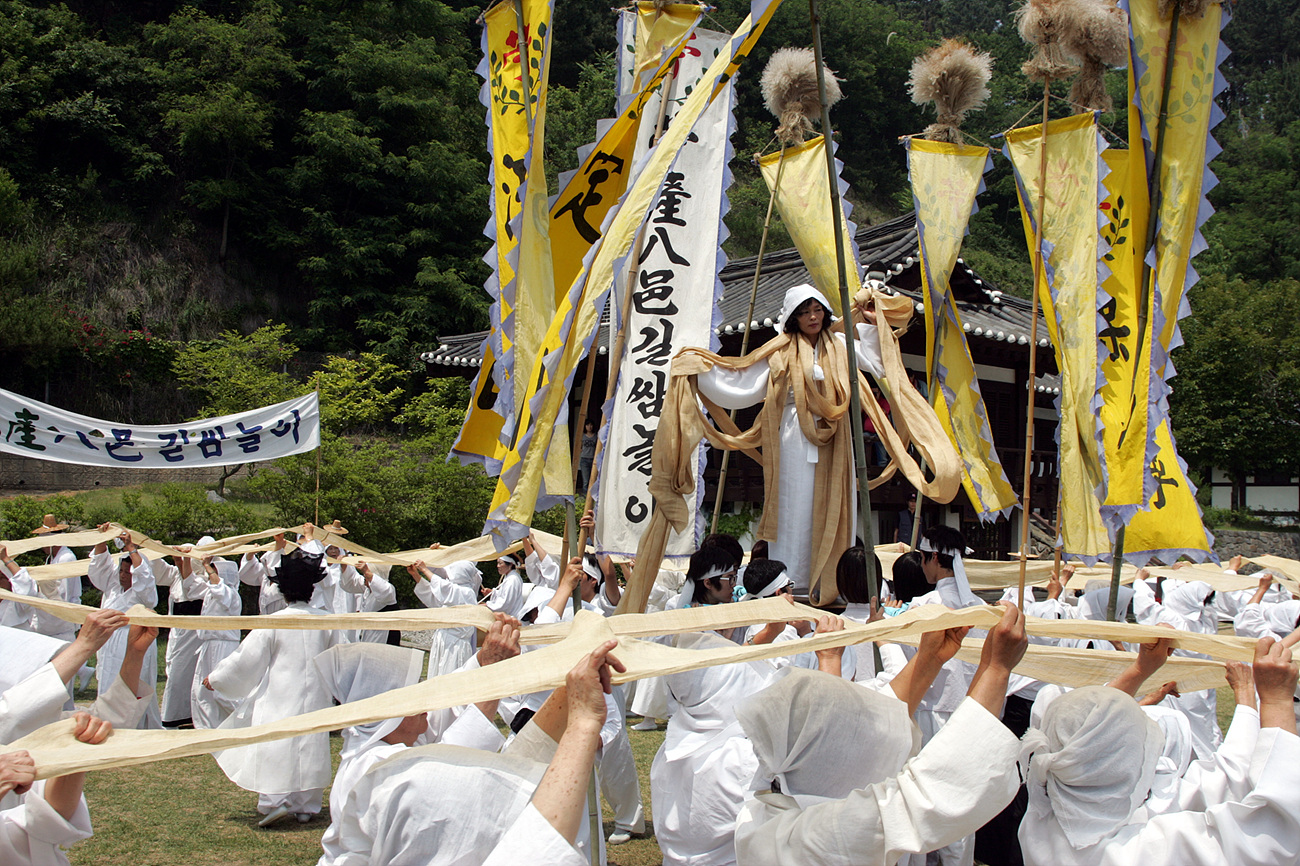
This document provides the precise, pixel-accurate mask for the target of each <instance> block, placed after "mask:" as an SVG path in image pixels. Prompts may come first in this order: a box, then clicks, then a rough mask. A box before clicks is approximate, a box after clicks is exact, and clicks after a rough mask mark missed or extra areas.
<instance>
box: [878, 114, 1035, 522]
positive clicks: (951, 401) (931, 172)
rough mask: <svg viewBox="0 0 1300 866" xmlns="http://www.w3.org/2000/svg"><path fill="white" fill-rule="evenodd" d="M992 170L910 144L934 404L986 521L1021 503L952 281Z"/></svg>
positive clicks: (980, 160) (973, 157)
mask: <svg viewBox="0 0 1300 866" xmlns="http://www.w3.org/2000/svg"><path fill="white" fill-rule="evenodd" d="M990 165H991V158H990V155H989V150H988V148H985V147H967V146H965V145H960V144H949V143H947V142H940V141H927V140H925V139H921V138H912V139H909V140H908V143H907V166H908V176H909V178H910V180H911V183H912V199H913V201H914V203H915V205H916V235H917V244H918V250H919V252H920V256H921V286H922V297H923V298H924V299H925V332H926V373H927V375H926V380H927V382H928V383H929V387H930V402H931V404H932V405H933V406H934V410H935V413H936V414H937V415H938V416H939V421H940V423H941V424H943V427H944V430H945V431H946V432H947V434H948V438H949V439H951V440H952V444H953V446H954V447H955V448H956V449H957V453H958V455H960V457H961V463H962V477H961V480H962V487H963V488H965V490H966V496H967V497H968V498H969V499H970V501H971V503H972V505H974V507H975V511H976V513H977V515H978V516H979V518H980V520H982V521H988V520H996V519H997V518H998V517H999V516H1005V515H1006V514H1007V513H1009V512H1010V511H1011V509H1012V508H1014V507H1015V505H1016V502H1017V499H1016V493H1015V491H1014V490H1013V489H1012V488H1011V482H1010V481H1009V480H1008V479H1007V475H1006V472H1005V470H1003V468H1002V463H1001V461H1000V460H999V459H998V454H997V451H996V450H995V449H994V447H993V431H992V428H991V427H990V425H989V419H988V410H987V409H986V408H985V406H984V396H983V395H982V394H981V393H980V386H979V378H978V377H977V375H976V372H975V362H974V360H973V359H972V358H971V353H970V346H968V345H967V343H966V332H965V330H964V329H963V328H962V320H961V312H960V311H959V310H958V309H957V305H956V303H955V302H954V300H953V297H952V290H951V287H950V285H949V282H948V281H949V278H950V277H951V276H952V271H953V268H954V267H955V266H956V264H957V255H958V253H960V252H961V244H962V239H963V238H964V237H965V236H966V227H967V224H968V223H969V222H970V216H971V214H972V213H974V212H975V207H976V205H975V197H976V195H978V193H979V191H980V190H981V189H982V188H983V182H984V173H985V172H986V171H988V169H989V167H990ZM900 540H902V539H900Z"/></svg>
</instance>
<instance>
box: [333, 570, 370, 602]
mask: <svg viewBox="0 0 1300 866" xmlns="http://www.w3.org/2000/svg"><path fill="white" fill-rule="evenodd" d="M339 587H340V588H342V590H343V591H344V592H350V593H352V594H353V595H360V594H362V593H364V592H365V591H366V579H365V578H364V577H362V576H361V572H359V571H357V570H356V569H355V568H353V567H352V566H350V565H344V566H342V567H341V568H339Z"/></svg>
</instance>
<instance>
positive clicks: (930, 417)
mask: <svg viewBox="0 0 1300 866" xmlns="http://www.w3.org/2000/svg"><path fill="white" fill-rule="evenodd" d="M869 301H874V302H875V308H876V310H877V311H878V315H877V318H876V326H877V331H878V333H879V335H880V349H881V360H882V362H883V365H884V368H885V377H886V379H887V382H888V385H889V389H890V394H891V396H892V399H893V403H892V408H893V420H892V422H891V419H890V416H889V415H886V414H885V412H884V410H883V409H882V408H881V406H880V404H879V403H877V402H876V400H875V398H874V397H873V396H872V394H871V390H870V388H868V387H867V383H866V379H865V378H864V377H863V376H862V375H861V373H859V372H858V369H857V363H856V360H855V361H854V363H853V364H852V370H853V374H854V376H853V381H854V383H855V384H856V385H857V387H858V389H859V393H860V395H861V398H862V405H863V408H864V409H865V411H866V413H867V415H868V416H869V417H870V418H871V420H872V423H873V424H874V425H875V429H876V430H877V432H878V434H879V435H880V437H881V439H882V441H883V442H884V444H885V448H886V450H887V451H888V452H889V455H890V462H889V464H888V465H887V466H886V467H885V468H884V469H883V470H882V471H881V473H880V474H879V475H878V476H877V477H876V478H874V479H872V480H871V481H870V482H868V486H870V487H876V486H878V485H880V484H883V483H885V482H886V481H888V480H889V479H890V478H892V477H893V475H894V473H895V472H897V471H899V470H900V469H901V470H902V472H903V474H904V475H905V476H906V477H907V479H908V481H910V482H911V483H912V485H913V486H914V487H916V488H917V489H918V490H920V491H921V492H922V493H923V494H924V495H925V496H926V498H928V499H932V500H934V501H936V502H951V501H952V499H953V497H954V496H956V495H957V491H958V489H960V487H961V462H960V460H959V458H958V457H957V452H956V451H955V450H954V449H953V446H952V443H951V442H950V441H949V439H948V436H947V434H946V433H945V432H944V431H943V428H942V426H940V424H939V419H938V418H937V417H936V416H935V413H934V409H933V408H931V406H930V405H929V403H928V402H927V401H926V400H925V398H923V397H922V396H921V395H920V394H919V393H917V392H916V389H915V388H913V387H912V385H911V382H910V380H909V379H908V375H907V370H906V369H905V368H904V367H903V359H902V353H901V352H900V351H899V348H898V335H897V334H896V333H895V329H896V328H900V329H901V328H905V327H906V325H907V322H908V321H909V320H910V319H911V316H912V302H911V300H910V299H909V298H906V297H903V296H890V295H886V294H884V293H882V292H875V291H873V290H870V289H864V290H863V291H862V292H859V293H858V296H857V298H855V301H854V305H855V311H856V310H857V309H859V308H865V307H866V305H867V303H868V302H869ZM814 358H816V360H817V362H818V364H819V366H820V367H821V369H822V372H823V375H824V378H822V379H817V378H816V377H815V375H814V373H813V362H814ZM760 361H766V362H767V363H768V367H769V369H770V373H769V379H768V386H767V397H766V398H765V400H764V401H763V406H762V409H761V410H760V411H759V414H758V417H757V418H756V419H755V421H754V423H753V424H752V425H751V426H750V428H749V429H748V430H745V431H741V430H740V429H739V428H738V427H737V426H736V425H735V424H734V423H733V422H732V421H731V419H730V417H729V416H728V414H727V412H726V411H724V410H723V409H721V408H720V407H718V406H717V405H715V404H714V403H713V402H712V401H710V400H708V399H707V398H705V397H703V396H702V395H701V394H700V392H699V386H698V382H697V377H698V376H699V375H700V374H701V373H705V372H707V371H709V370H711V369H713V368H714V367H723V368H726V369H729V370H743V369H746V368H748V367H750V366H753V365H754V364H756V363H758V362H760ZM849 370H850V362H849V358H848V352H847V347H846V346H845V344H844V343H842V342H841V341H840V340H838V339H836V338H835V337H834V336H833V334H832V333H831V332H830V331H829V330H823V331H822V332H821V334H820V335H818V338H817V345H816V351H815V352H814V346H813V344H811V343H810V342H809V341H808V340H806V339H804V338H802V337H801V336H797V335H792V334H785V333H782V334H778V335H777V336H776V337H775V338H774V339H772V340H769V341H768V342H767V343H765V344H763V345H762V346H760V347H759V348H758V349H756V350H754V351H753V352H750V353H749V354H748V355H745V356H744V357H743V358H725V357H723V356H721V355H717V354H714V353H713V352H709V351H706V350H704V349H699V348H686V349H683V350H682V351H680V352H678V353H677V356H676V357H675V358H674V359H673V364H672V368H671V370H670V372H669V383H668V392H667V395H666V397H665V399H664V405H663V415H662V417H661V418H660V422H659V429H658V432H657V433H656V435H655V441H654V448H653V450H652V452H651V467H652V475H651V478H650V493H651V495H652V496H653V497H654V501H655V510H654V513H653V515H652V516H651V518H650V521H649V523H648V524H647V526H646V530H645V533H644V534H643V535H642V536H641V542H640V544H639V545H638V547H637V554H636V561H637V563H638V567H637V568H636V569H634V573H633V575H632V577H631V578H630V579H629V581H628V586H627V590H626V591H625V592H624V593H623V598H622V600H621V601H620V602H619V607H618V612H619V613H629V612H638V611H643V610H645V606H646V602H647V600H648V599H649V597H650V588H651V586H652V585H653V583H654V578H655V575H656V574H657V573H658V569H659V563H660V561H662V559H663V553H664V547H665V545H666V544H667V540H668V535H669V531H670V530H672V531H676V532H682V531H684V530H685V529H686V527H687V523H688V521H689V519H690V509H689V507H688V505H687V497H689V496H692V495H693V494H694V492H695V486H696V480H697V479H696V458H695V455H696V450H697V448H698V446H699V443H700V440H701V439H708V441H709V444H710V445H712V446H713V447H715V448H723V449H726V450H729V451H742V452H744V453H745V454H747V455H749V456H750V457H752V458H753V459H754V460H755V461H757V462H758V463H759V464H760V465H761V466H762V467H763V515H762V518H761V519H760V521H759V524H758V528H757V530H756V533H755V537H756V538H758V539H769V540H770V539H775V538H776V537H777V534H778V532H779V531H780V529H779V527H778V526H777V512H778V503H779V501H780V496H781V490H780V483H779V480H780V474H781V473H780V460H781V457H780V455H781V442H780V435H781V415H782V413H783V412H784V411H785V404H786V396H787V394H790V393H792V394H793V395H794V403H795V409H796V411H797V413H798V417H799V428H800V430H801V431H802V432H803V435H804V437H805V438H807V439H808V441H809V442H811V443H812V444H814V445H816V446H817V447H818V449H819V452H820V454H819V459H818V461H817V469H816V474H815V480H814V495H813V499H814V502H815V503H816V507H817V509H818V511H819V513H821V514H823V515H824V516H825V519H824V520H821V521H819V522H818V523H817V527H818V531H816V532H815V534H814V536H813V539H812V558H811V562H810V565H809V572H810V573H809V575H808V584H809V594H810V597H812V599H813V600H814V602H820V603H824V604H830V603H832V602H833V601H834V600H835V598H836V597H837V596H838V595H839V591H838V588H837V586H836V582H835V566H836V564H837V563H838V561H839V557H840V554H841V553H842V552H843V551H845V550H847V549H849V548H850V547H852V546H853V544H854V539H855V537H856V534H857V532H856V527H854V526H853V525H852V524H853V520H852V515H853V510H854V508H853V506H854V501H853V499H854V489H855V488H854V471H853V469H854V467H853V431H852V429H851V427H852V422H851V419H850V418H849V400H850V392H849V388H850V387H851V386H850V379H849ZM701 404H702V405H703V407H704V408H701ZM705 409H707V410H708V414H707V415H706V414H705V411H704V410H705ZM710 419H711V420H710ZM910 445H915V446H916V447H917V449H918V450H919V451H920V452H921V454H922V455H923V456H924V457H925V460H926V463H927V465H928V466H930V467H931V469H932V471H933V477H932V478H929V479H927V478H926V477H925V474H924V473H923V472H922V470H921V467H920V466H919V465H917V463H916V461H915V460H914V459H913V458H912V456H911V455H910V454H909V453H908V447H909V446H910Z"/></svg>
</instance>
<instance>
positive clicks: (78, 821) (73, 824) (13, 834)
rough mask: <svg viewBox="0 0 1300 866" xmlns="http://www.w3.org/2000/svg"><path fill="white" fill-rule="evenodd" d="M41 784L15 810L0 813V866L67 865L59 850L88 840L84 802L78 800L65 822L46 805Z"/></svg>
mask: <svg viewBox="0 0 1300 866" xmlns="http://www.w3.org/2000/svg"><path fill="white" fill-rule="evenodd" d="M45 784H46V783H45V781H44V780H42V781H39V782H37V783H36V784H35V785H33V786H32V789H31V790H30V791H28V792H27V793H26V794H24V795H23V796H22V802H21V803H20V804H19V805H18V806H16V807H14V808H12V809H6V810H4V811H3V812H0V863H4V864H6V866H10V864H12V866H20V864H24V863H30V864H47V863H67V862H68V859H67V854H65V853H64V852H63V851H62V849H63V848H64V847H67V846H69V845H72V844H73V843H75V842H79V841H81V840H82V839H88V838H90V835H91V830H90V812H89V811H87V809H86V798H85V797H82V798H81V802H80V803H78V804H77V811H76V812H74V813H73V815H72V820H68V819H66V818H64V817H63V816H62V815H60V814H59V813H58V812H57V811H55V809H54V807H53V806H51V805H50V804H49V803H48V802H47V801H46V799H45Z"/></svg>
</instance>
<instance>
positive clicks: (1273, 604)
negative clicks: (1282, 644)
mask: <svg viewBox="0 0 1300 866" xmlns="http://www.w3.org/2000/svg"><path fill="white" fill-rule="evenodd" d="M1278 589H1280V590H1281V598H1280V600H1278V601H1270V600H1269V599H1270V597H1272V598H1278V597H1279V595H1278V593H1277V592H1275V590H1278ZM1232 627H1233V631H1235V632H1236V633H1237V634H1238V635H1240V636H1241V637H1253V638H1261V637H1272V638H1276V639H1277V640H1284V639H1288V638H1291V641H1292V642H1294V638H1292V637H1291V636H1292V635H1293V634H1294V633H1295V632H1296V631H1297V630H1298V629H1300V599H1296V598H1293V597H1292V596H1291V593H1290V592H1287V591H1286V590H1285V589H1284V588H1282V587H1280V586H1278V585H1277V584H1276V583H1274V580H1273V575H1272V573H1271V572H1268V571H1262V572H1260V574H1259V588H1258V589H1256V590H1255V591H1254V592H1253V593H1252V594H1251V595H1250V597H1249V598H1247V599H1246V600H1245V602H1244V603H1243V604H1242V605H1241V607H1240V609H1239V610H1238V611H1237V615H1236V617H1234V618H1233V621H1232ZM1295 715H1296V721H1297V722H1298V723H1300V687H1297V689H1296V701H1295Z"/></svg>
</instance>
